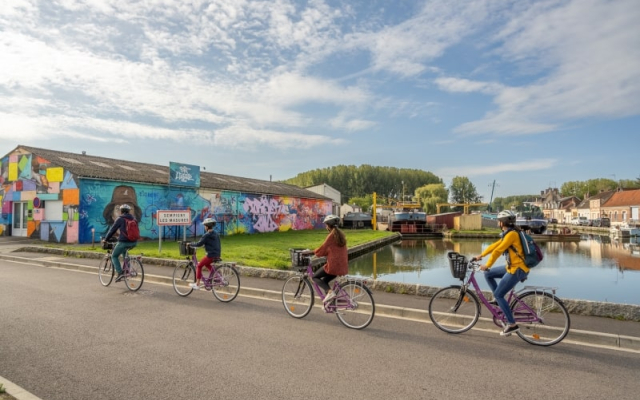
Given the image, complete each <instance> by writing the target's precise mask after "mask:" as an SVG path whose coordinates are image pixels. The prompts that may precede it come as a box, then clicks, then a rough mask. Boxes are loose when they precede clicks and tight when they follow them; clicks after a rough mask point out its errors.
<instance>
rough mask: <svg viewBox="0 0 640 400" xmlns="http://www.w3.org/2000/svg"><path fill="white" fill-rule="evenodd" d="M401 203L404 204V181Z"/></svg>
mask: <svg viewBox="0 0 640 400" xmlns="http://www.w3.org/2000/svg"><path fill="white" fill-rule="evenodd" d="M402 204H403V205H404V181H402Z"/></svg>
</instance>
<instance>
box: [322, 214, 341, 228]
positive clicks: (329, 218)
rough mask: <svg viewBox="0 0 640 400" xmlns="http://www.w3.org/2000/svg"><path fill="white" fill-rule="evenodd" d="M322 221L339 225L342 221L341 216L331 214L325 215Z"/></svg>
mask: <svg viewBox="0 0 640 400" xmlns="http://www.w3.org/2000/svg"><path fill="white" fill-rule="evenodd" d="M322 222H324V223H325V224H326V225H328V226H337V225H338V223H339V222H340V217H338V216H337V215H333V214H329V215H327V216H326V217H324V220H323V221H322Z"/></svg>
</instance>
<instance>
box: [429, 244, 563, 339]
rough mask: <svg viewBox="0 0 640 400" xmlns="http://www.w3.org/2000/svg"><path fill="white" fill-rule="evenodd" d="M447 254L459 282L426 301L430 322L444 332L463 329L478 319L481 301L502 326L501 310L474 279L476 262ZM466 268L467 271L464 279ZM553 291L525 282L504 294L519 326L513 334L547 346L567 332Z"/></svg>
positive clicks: (471, 326)
mask: <svg viewBox="0 0 640 400" xmlns="http://www.w3.org/2000/svg"><path fill="white" fill-rule="evenodd" d="M447 257H448V259H449V267H450V268H451V274H452V275H453V277H454V278H458V279H460V280H461V281H462V285H452V286H449V287H446V288H443V289H440V290H438V291H437V292H436V293H435V294H434V295H433V297H432V298H431V301H430V302H429V317H430V318H431V321H432V322H433V324H434V325H435V326H436V327H438V329H440V330H443V331H445V332H447V333H462V332H466V331H468V330H469V329H471V328H473V326H474V325H475V324H476V323H477V322H478V319H479V317H480V305H481V304H484V305H485V307H487V309H488V310H489V312H490V313H491V318H492V319H493V323H494V324H495V325H497V326H499V327H501V328H502V327H504V326H505V324H506V323H507V319H506V317H505V315H504V313H503V312H502V310H501V309H500V307H498V306H497V305H495V304H492V303H491V302H489V301H488V300H487V299H486V297H485V296H484V294H483V293H482V290H480V287H479V286H478V282H477V281H476V278H475V273H476V271H479V267H480V263H478V262H477V261H469V262H467V259H466V257H464V256H463V255H460V254H458V253H456V252H449V254H448V255H447ZM468 271H471V273H470V274H469V278H467V279H466V281H465V278H466V276H467V272H468ZM555 292H556V289H555V288H548V287H541V286H525V287H524V288H523V289H522V290H520V291H519V292H517V293H516V292H515V291H514V290H513V289H512V290H511V291H510V292H509V294H507V302H508V303H509V306H510V307H511V312H512V313H513V317H514V318H515V320H516V323H518V325H519V326H520V330H519V331H517V332H516V334H517V335H518V336H519V337H520V338H521V339H522V340H524V341H525V342H527V343H531V344H535V345H538V346H551V345H554V344H556V343H559V342H561V341H562V339H564V338H565V337H566V336H567V334H568V333H569V329H570V327H571V320H570V318H569V312H568V311H567V309H566V308H565V306H564V304H563V303H562V300H560V299H559V298H557V297H556V296H555ZM481 302H482V303H481Z"/></svg>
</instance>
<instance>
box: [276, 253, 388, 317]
mask: <svg viewBox="0 0 640 400" xmlns="http://www.w3.org/2000/svg"><path fill="white" fill-rule="evenodd" d="M305 251H306V250H300V249H291V250H290V252H291V259H292V268H293V269H294V270H295V271H296V274H295V275H293V276H291V277H290V278H289V279H287V280H286V281H285V282H284V285H283V287H282V304H283V305H284V309H285V310H287V313H289V315H291V316H292V317H294V318H304V317H306V316H307V315H309V313H310V312H311V308H312V307H313V304H314V301H315V297H314V291H315V294H317V295H318V297H320V299H321V300H323V301H324V297H325V295H324V293H323V292H322V290H321V289H320V287H319V286H318V284H317V283H315V282H314V281H313V279H312V277H313V267H312V260H311V255H309V254H305ZM366 283H367V282H366V281H365V280H363V279H359V278H354V277H349V278H346V279H344V278H342V279H340V278H337V279H334V280H333V291H334V293H335V294H336V297H335V298H334V299H333V300H331V301H330V302H328V303H325V304H324V310H325V312H327V313H329V314H336V316H337V317H338V319H339V320H340V322H342V324H344V326H346V327H348V328H352V329H363V328H366V327H367V326H368V325H369V324H370V323H371V321H373V317H374V315H375V313H376V305H375V302H374V301H373V295H372V294H371V290H369V288H368V287H367V286H366Z"/></svg>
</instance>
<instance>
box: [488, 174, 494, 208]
mask: <svg viewBox="0 0 640 400" xmlns="http://www.w3.org/2000/svg"><path fill="white" fill-rule="evenodd" d="M489 186H491V198H490V199H489V207H488V210H489V212H492V211H493V210H492V209H491V203H492V202H493V190H494V189H495V188H496V180H495V179H494V180H493V183H490V184H489Z"/></svg>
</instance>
